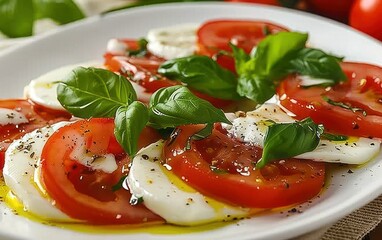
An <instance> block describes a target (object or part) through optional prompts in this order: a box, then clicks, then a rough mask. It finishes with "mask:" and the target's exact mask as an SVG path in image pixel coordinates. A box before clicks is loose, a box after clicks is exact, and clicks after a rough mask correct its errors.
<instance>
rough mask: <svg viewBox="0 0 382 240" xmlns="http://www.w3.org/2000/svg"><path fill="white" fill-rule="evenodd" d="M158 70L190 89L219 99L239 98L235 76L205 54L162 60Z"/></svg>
mask: <svg viewBox="0 0 382 240" xmlns="http://www.w3.org/2000/svg"><path fill="white" fill-rule="evenodd" d="M158 72H159V73H160V74H162V75H164V76H166V77H168V78H169V79H176V80H180V81H182V82H183V83H185V84H186V85H187V86H189V87H191V88H192V89H195V90H198V91H199V92H202V93H205V94H208V95H210V96H213V97H216V98H220V99H240V96H239V95H238V94H237V92H236V85H237V81H236V76H235V75H234V74H233V73H232V72H231V71H229V70H227V69H224V68H222V67H220V65H219V64H218V63H216V61H214V60H212V59H211V58H210V57H207V56H197V55H194V56H188V57H183V58H177V59H172V60H168V61H166V62H164V63H163V64H162V65H161V66H160V67H159V69H158Z"/></svg>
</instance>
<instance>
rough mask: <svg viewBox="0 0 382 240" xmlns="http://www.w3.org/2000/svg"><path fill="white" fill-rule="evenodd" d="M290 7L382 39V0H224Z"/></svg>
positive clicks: (227, 0)
mask: <svg viewBox="0 0 382 240" xmlns="http://www.w3.org/2000/svg"><path fill="white" fill-rule="evenodd" d="M224 1H226V2H243V3H257V4H267V5H273V6H281V7H289V8H294V9H298V10H303V11H308V12H311V13H313V14H317V15H321V16H324V17H327V18H331V19H334V20H337V21H340V22H343V23H346V24H349V25H350V26H351V27H353V28H355V29H358V30H360V31H362V32H364V33H367V34H369V35H370V36H372V37H374V38H376V39H378V40H380V41H382V0H224Z"/></svg>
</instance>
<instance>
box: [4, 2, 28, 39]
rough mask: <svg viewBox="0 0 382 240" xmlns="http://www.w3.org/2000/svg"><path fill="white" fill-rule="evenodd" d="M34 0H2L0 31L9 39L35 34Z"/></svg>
mask: <svg viewBox="0 0 382 240" xmlns="http://www.w3.org/2000/svg"><path fill="white" fill-rule="evenodd" d="M33 19H34V16H33V3H32V0H0V31H1V32H3V33H4V34H5V35H7V36H8V37H26V36H30V35H32V33H33Z"/></svg>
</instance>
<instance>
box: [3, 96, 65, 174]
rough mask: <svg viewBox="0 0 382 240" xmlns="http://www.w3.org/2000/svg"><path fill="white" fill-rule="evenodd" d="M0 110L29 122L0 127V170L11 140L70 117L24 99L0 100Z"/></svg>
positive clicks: (62, 112)
mask: <svg viewBox="0 0 382 240" xmlns="http://www.w3.org/2000/svg"><path fill="white" fill-rule="evenodd" d="M0 108H8V109H12V110H16V111H18V112H21V113H22V114H24V115H25V116H26V118H27V119H28V120H29V122H28V123H23V124H19V125H12V124H8V125H5V126H0V170H2V169H3V167H4V157H5V151H6V150H7V148H8V146H9V145H10V144H11V143H12V141H13V140H15V139H18V138H20V137H22V136H24V135H25V134H26V133H28V132H31V131H33V130H35V129H37V128H41V127H43V126H46V125H49V124H53V123H56V122H60V121H67V120H69V119H70V118H71V115H70V114H68V113H67V112H64V111H54V110H53V111H52V110H51V109H48V108H44V107H42V106H39V105H36V104H34V103H33V102H31V101H29V100H25V99H7V100H0Z"/></svg>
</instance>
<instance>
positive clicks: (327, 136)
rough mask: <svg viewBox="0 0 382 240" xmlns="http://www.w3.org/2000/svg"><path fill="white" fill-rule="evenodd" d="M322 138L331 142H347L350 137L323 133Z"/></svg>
mask: <svg viewBox="0 0 382 240" xmlns="http://www.w3.org/2000/svg"><path fill="white" fill-rule="evenodd" d="M321 137H322V138H324V139H327V140H330V141H346V140H348V139H349V137H348V136H345V135H337V134H331V133H322V134H321Z"/></svg>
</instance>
